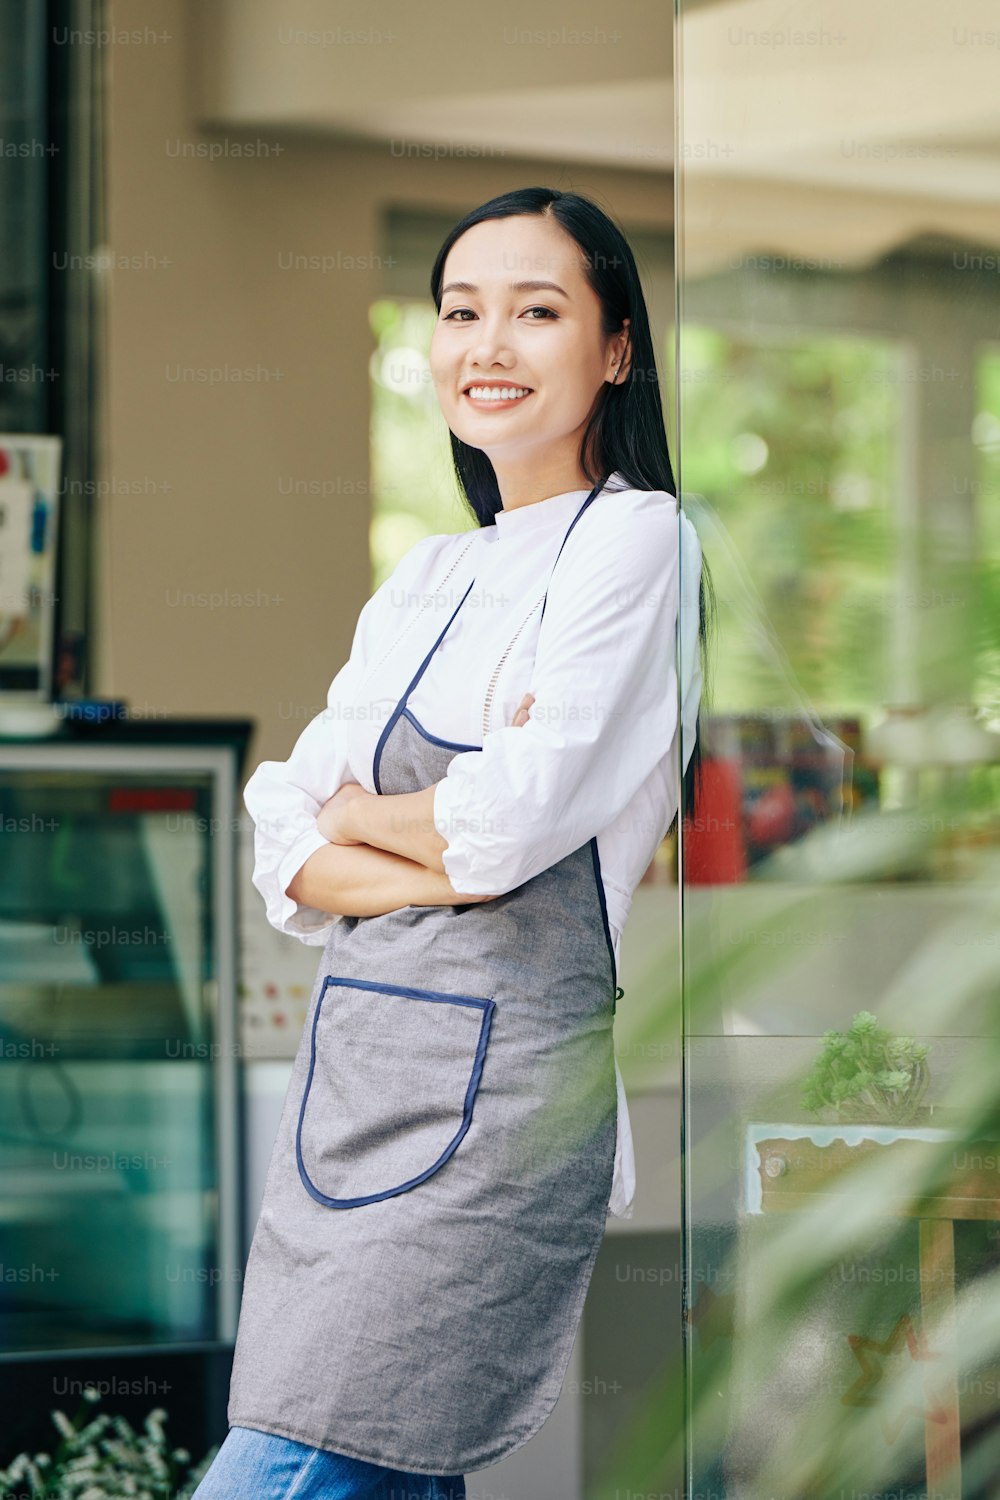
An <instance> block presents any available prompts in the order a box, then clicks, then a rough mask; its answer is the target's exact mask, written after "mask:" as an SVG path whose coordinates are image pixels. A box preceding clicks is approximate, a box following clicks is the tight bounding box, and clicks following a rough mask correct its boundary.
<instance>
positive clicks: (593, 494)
mask: <svg viewBox="0 0 1000 1500" xmlns="http://www.w3.org/2000/svg"><path fill="white" fill-rule="evenodd" d="M607 482H608V481H607V480H606V479H602V480H601V482H600V484H595V485H594V488H593V489H592V490H591V492H590V494H589V495H588V496H587V498H586V500H585V501H584V502H583V504H582V505H581V506H580V509H579V510H578V511H577V513H576V515H575V516H574V517H573V519H572V521H570V523H569V526H568V527H567V529H566V535H565V536H564V537H563V539H562V541H561V542H560V544H559V551H558V552H557V553H556V562H554V563H553V564H552V568H551V570H550V572H549V581H550V582H551V580H552V574H553V573H554V572H555V567H556V563H557V562H558V561H559V559H560V557H561V556H562V549H563V548H564V547H565V545H566V543H567V542H568V541H569V534H570V532H571V531H572V530H573V527H574V526H575V525H576V523H577V521H579V519H580V517H581V516H582V515H583V513H584V511H585V510H586V509H587V506H588V505H589V504H590V502H591V501H592V500H595V499H596V498H597V496H598V495H599V494H600V492H601V490H603V488H604V486H605V485H606V484H607ZM548 597H549V591H548V589H547V588H546V590H545V598H544V599H543V600H542V612H541V614H540V615H539V616H538V623H539V625H541V623H542V621H543V620H544V619H545V602H546V600H547V599H548Z"/></svg>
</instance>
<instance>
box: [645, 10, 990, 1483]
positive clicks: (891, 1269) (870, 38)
mask: <svg viewBox="0 0 1000 1500" xmlns="http://www.w3.org/2000/svg"><path fill="white" fill-rule="evenodd" d="M820 19H822V24H820ZM993 21H995V17H994V18H993ZM990 24H991V23H990V18H989V16H988V14H987V12H986V10H985V8H984V7H982V6H979V5H976V4H973V3H972V0H965V3H963V4H960V5H959V7H958V9H957V10H956V9H955V8H952V9H951V10H944V11H942V10H941V9H940V8H939V7H932V6H929V5H923V6H918V7H916V8H915V9H914V8H912V7H911V8H910V9H909V10H905V11H900V10H898V9H897V8H892V9H891V10H890V8H889V7H888V6H883V7H875V8H874V9H873V8H872V7H871V6H867V7H864V8H862V7H861V6H860V5H854V4H849V5H847V6H844V7H838V10H837V13H836V15H835V16H824V17H823V18H815V17H805V16H799V15H798V14H795V15H791V14H788V13H785V12H779V11H776V10H773V9H769V8H767V7H766V6H762V5H760V4H754V3H748V4H742V5H740V6H738V7H737V6H732V5H729V6H706V5H703V4H699V3H696V0H679V4H678V17H677V59H678V73H679V77H678V83H679V95H678V112H677V121H678V141H677V162H678V173H679V184H678V187H679V191H678V195H677V203H678V225H677V235H678V264H679V266H680V267H681V268H682V273H681V276H680V278H679V285H678V319H677V326H678V333H679V336H678V345H679V361H678V372H677V374H678V378H677V410H678V432H679V452H680V470H681V488H682V494H683V499H684V504H685V506H686V508H687V512H688V514H689V515H690V516H691V517H692V519H693V520H694V521H695V524H696V525H697V526H698V530H699V535H700V537H701V540H702V545H703V549H704V552H705V555H706V557H707V559H708V562H709V565H710V567H711V569H712V577H713V582H714V586H715V593H716V598H717V602H718V637H717V640H716V642H715V646H714V655H713V663H714V672H713V683H714V694H713V698H712V701H711V702H710V703H709V704H708V705H707V706H706V711H705V712H704V713H703V741H702V748H703V754H704V756H705V762H704V767H705V769H704V772H703V776H702V782H701V792H702V796H701V799H700V801H699V804H698V807H697V816H696V817H691V816H689V817H688V818H687V819H686V820H685V821H684V824H683V826H682V834H681V845H682V851H681V852H682V860H681V870H682V883H683V888H682V901H683V959H684V1033H685V1042H684V1092H685V1151H686V1158H685V1254H686V1290H687V1303H688V1315H687V1328H686V1337H687V1374H688V1392H687V1394H688V1403H689V1420H688V1423H687V1431H686V1447H687V1467H688V1492H689V1493H690V1494H691V1495H700V1496H706V1497H707V1496H720V1497H721V1496H725V1497H730V1496H733V1497H736V1496H738V1497H740V1500H751V1497H752V1500H764V1497H782V1500H793V1497H801V1496H817V1497H826V1496H839V1497H848V1496H851V1497H860V1496H863V1495H883V1494H885V1495H888V1494H891V1495H893V1496H894V1497H904V1496H914V1497H916V1496H925V1495H934V1496H936V1497H948V1500H950V1497H958V1496H966V1497H968V1496H972V1495H976V1496H987V1495H992V1494H993V1493H995V1477H994V1476H995V1474H996V1472H997V1471H998V1459H1000V1420H998V1415H1000V1402H998V1399H997V1398H998V1393H1000V1331H998V1329H1000V1325H998V1323H997V1320H996V1318H995V1317H994V1316H991V1309H992V1308H993V1307H995V1305H996V1298H997V1293H998V1291H1000V1285H998V1279H1000V1278H998V1270H1000V1186H998V1184H1000V1094H998V1091H997V1087H996V1078H997V1077H998V1076H1000V1055H998V1054H1000V1041H998V1037H1000V1031H998V1027H997V1018H998V1015H1000V1006H998V1000H1000V936H998V934H1000V920H998V918H1000V910H998V908H1000V898H998V895H997V892H998V891H1000V878H998V877H1000V769H998V764H1000V596H998V579H1000V346H998V342H997V318H996V308H997V291H996V287H997V282H996V267H997V265H998V264H1000V258H998V254H997V251H998V248H1000V205H998V202H997V195H996V193H995V192H993V191H991V190H990V189H989V183H990V181H991V174H993V175H994V176H995V173H996V165H997V162H996V158H997V155H998V154H1000V132H998V129H997V126H998V123H1000V122H998V120H997V102H996V101H997V99H998V97H1000V95H998V93H997V90H996V87H995V85H996V50H995V44H994V45H993V47H992V54H991V46H990V44H989V41H988V35H989V34H990ZM992 34H993V35H994V36H995V29H994V31H993V33H992ZM931 59H933V72H934V80H935V81H934V84H933V86H932V87H930V86H928V78H929V75H928V74H927V68H928V66H929V65H930V60H931ZM668 1019H669V1018H665V1019H664V1025H666V1024H668Z"/></svg>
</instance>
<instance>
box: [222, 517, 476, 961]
mask: <svg viewBox="0 0 1000 1500" xmlns="http://www.w3.org/2000/svg"><path fill="white" fill-rule="evenodd" d="M445 540H447V538H446V537H442V536H431V537H424V538H422V539H421V541H419V542H418V543H417V544H416V545H415V546H414V547H411V549H410V551H409V552H408V553H407V554H406V556H405V557H404V558H403V559H402V560H401V561H400V563H399V564H398V566H397V567H396V569H395V570H394V571H393V573H392V574H391V576H390V577H389V578H388V579H386V580H385V582H384V583H382V584H381V586H380V587H379V588H378V589H377V590H376V591H375V593H374V594H373V595H372V597H371V598H370V599H369V600H368V602H367V603H366V604H365V606H364V608H363V609H362V611H361V614H360V616H359V618H358V623H357V626H356V628H355V632H354V640H353V643H352V646H351V654H350V657H349V659H348V660H347V661H346V662H345V663H344V665H343V666H342V667H341V669H340V671H339V672H338V673H337V675H336V677H334V679H333V681H332V682H331V684H330V687H329V689H328V691H327V695H326V707H325V708H324V709H323V710H322V711H321V712H320V713H318V714H317V715H316V717H315V718H313V719H311V720H310V722H309V723H308V724H307V725H306V727H305V729H304V730H303V731H302V733H301V734H300V735H299V737H298V739H297V740H296V742H295V744H294V745H293V747H292V751H291V753H290V755H289V756H288V759H287V760H264V761H261V763H260V765H259V766H258V767H257V769H256V770H255V771H254V773H253V775H252V776H251V777H250V779H249V781H248V782H247V783H246V786H245V787H244V788H243V802H244V806H245V807H246V809H247V812H248V813H249V814H250V816H251V818H252V819H253V823H254V868H253V874H252V876H251V879H252V882H253V884H254V886H255V887H256V889H257V890H258V891H259V892H260V894H261V896H263V898H264V905H265V909H266V911H267V920H268V921H269V922H270V923H271V926H272V927H275V928H276V929H277V930H278V931H279V932H285V933H288V934H289V935H290V936H291V937H296V938H299V939H300V941H301V942H303V943H306V944H308V945H310V946H317V947H318V946H320V945H321V944H323V943H324V942H325V941H326V938H327V935H328V934H329V932H330V929H331V928H332V927H333V925H334V923H335V922H339V921H340V920H341V918H340V915H339V914H337V913H333V912H328V911H321V910H320V909H318V908H317V907H312V906H304V905H303V904H302V903H301V902H298V901H294V900H293V899H292V897H291V896H289V895H287V894H286V891H287V888H288V885H289V884H290V882H291V881H292V879H293V878H294V876H295V875H296V874H297V873H298V871H299V870H301V868H302V866H303V865H304V864H305V862H306V860H307V859H308V858H309V856H310V855H311V854H314V853H315V852H316V850H317V849H321V848H322V847H323V845H324V844H326V843H329V840H328V839H327V838H325V837H324V835H323V834H322V833H321V832H320V831H319V829H318V828H317V826H316V817H317V814H318V813H319V810H320V808H321V807H322V806H323V803H324V802H326V801H327V799H328V798H329V797H332V796H333V794H334V792H335V791H337V789H338V787H341V786H343V784H344V782H345V781H352V780H354V776H353V773H352V771H351V767H350V763H349V746H348V729H349V727H350V724H351V722H352V721H353V715H354V712H355V711H356V703H357V695H358V686H359V683H360V682H361V680H362V677H363V675H364V671H365V666H366V662H367V660H368V659H369V657H370V655H371V653H372V651H373V650H374V649H375V648H374V643H375V642H376V641H377V640H378V639H380V638H381V635H382V633H383V631H384V630H385V629H386V628H387V627H388V625H389V623H390V621H389V618H388V616H389V614H390V613H391V612H392V610H393V607H394V606H393V603H392V601H393V598H395V597H400V596H401V597H404V598H405V597H406V590H407V588H408V587H409V586H410V585H411V584H412V583H413V580H414V579H419V578H420V577H421V576H422V569H423V567H424V566H425V564H427V563H428V561H429V560H430V559H432V557H433V554H434V551H435V549H436V548H438V547H440V545H441V543H442V541H445Z"/></svg>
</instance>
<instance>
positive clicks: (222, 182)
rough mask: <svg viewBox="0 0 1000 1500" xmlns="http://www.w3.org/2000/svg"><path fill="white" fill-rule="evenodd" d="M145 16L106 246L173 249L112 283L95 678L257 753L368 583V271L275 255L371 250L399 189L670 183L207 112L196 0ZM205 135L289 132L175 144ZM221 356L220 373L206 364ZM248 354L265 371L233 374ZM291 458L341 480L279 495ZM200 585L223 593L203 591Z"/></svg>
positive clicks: (622, 190)
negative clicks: (216, 720)
mask: <svg viewBox="0 0 1000 1500" xmlns="http://www.w3.org/2000/svg"><path fill="white" fill-rule="evenodd" d="M156 15H157V27H158V28H162V30H163V31H164V32H165V33H168V34H169V35H170V41H169V42H168V43H164V44H163V45H156V46H152V45H148V46H135V47H128V46H121V47H118V48H116V49H115V51H114V56H113V58H112V59H111V61H110V77H109V103H110V137H109V150H108V176H107V192H108V211H109V241H110V247H111V249H112V250H113V251H114V253H115V255H116V256H117V257H125V256H141V257H148V258H152V259H153V260H155V261H163V260H165V261H167V262H168V264H166V265H159V264H148V265H147V266H146V267H145V268H144V269H115V270H114V271H113V272H112V273H111V274H110V275H109V278H108V281H107V285H106V295H107V319H106V339H107V343H106V350H105V360H106V374H105V391H106V409H105V413H104V418H103V422H102V427H103V447H104V454H103V464H102V470H103V474H102V477H103V478H104V479H105V481H107V482H108V484H109V485H111V487H112V490H113V493H111V494H110V495H109V497H108V499H107V500H106V501H105V502H104V505H103V510H102V515H101V533H100V542H99V547H98V553H99V576H98V578H97V580H96V586H97V589H98V611H99V639H98V643H97V645H98V662H99V666H98V673H97V681H96V684H95V690H96V691H97V692H99V693H104V694H114V695H119V696H124V697H125V698H126V699H128V700H129V701H130V702H131V703H132V705H133V707H134V708H135V709H137V710H139V711H143V712H145V713H147V714H150V715H152V714H156V713H162V712H167V713H170V714H190V715H210V714H225V715H231V714H235V715H245V716H247V717H251V718H254V719H256V720H257V721H258V733H257V735H256V737H255V740H254V743H253V744H252V745H251V750H250V754H251V760H252V761H253V762H254V763H255V762H256V761H257V760H259V759H263V758H273V757H283V756H284V755H286V754H287V752H288V749H289V748H290V746H291V743H292V741H293V739H294V737H295V735H296V734H297V733H298V732H299V730H300V729H301V728H302V727H303V726H304V724H305V722H306V721H307V719H308V718H309V717H311V715H312V713H315V712H318V711H319V710H320V709H321V708H322V706H323V704H324V701H325V694H326V689H327V686H328V684H329V682H330V679H331V678H332V677H333V675H334V673H335V672H336V671H337V670H338V669H339V667H340V666H341V664H342V662H343V661H344V659H345V658H346V656H347V653H348V651H349V649H350V642H351V637H352V634H353V630H354V624H355V621H356V619H357V616H358V612H359V610H360V609H361V606H362V605H363V603H364V602H365V600H366V599H367V598H368V596H369V594H370V592H371V586H370V572H369V565H368V522H369V498H368V495H367V493H366V487H367V483H368V476H369V451H368V359H369V355H370V352H371V348H372V340H371V336H370V334H369V330H368V321H367V309H368V306H369V303H370V302H371V301H372V299H373V298H374V297H376V296H378V295H379V293H380V290H381V288H380V283H379V273H378V270H377V269H371V270H350V271H341V272H332V273H320V272H316V273H309V272H292V271H283V270H280V269H279V267H278V257H279V254H281V253H288V252H293V253H302V254H332V253H336V252H340V253H341V254H342V255H343V256H353V257H361V258H364V257H377V255H378V254H379V251H380V225H381V218H382V215H383V213H384V211H385V210H386V209H387V208H388V207H389V206H391V205H396V206H411V207H421V206H424V207H427V206H434V207H436V208H441V209H444V210H446V211H451V212H453V213H454V215H455V217H456V218H457V217H459V216H460V214H461V213H463V212H465V211H466V210H467V209H468V208H469V207H471V206H473V205H474V204H475V203H477V202H481V201H483V200H484V199H486V198H488V197H491V196H492V195H493V194H495V193H498V192H501V191H504V190H505V189H507V188H510V187H515V186H520V185H525V184H529V183H535V182H549V183H552V184H554V185H556V186H561V187H572V188H576V189H579V190H580V191H583V192H592V193H595V194H599V195H600V196H601V201H602V202H605V203H607V204H609V205H610V206H611V207H612V209H613V211H614V212H615V213H616V215H618V216H619V217H620V218H621V219H622V220H623V221H624V222H625V223H626V224H627V225H634V226H635V227H645V228H651V229H652V228H661V229H662V228H667V227H669V224H670V223H671V221H672V189H671V186H670V183H669V180H667V179H665V178H663V177H658V176H654V175H651V174H649V173H625V172H620V171H609V170H608V169H607V168H604V169H592V170H590V169H585V168H581V167H579V166H573V167H570V168H567V167H564V166H563V165H562V164H560V163H558V162H551V163H539V162H537V161H530V162H518V161H515V160H511V159H509V158H502V159H494V160H491V161H488V162H470V161H469V160H467V159H460V158H452V159H445V160H440V161H433V160H427V159H425V158H424V159H413V158H410V159H403V158H400V157H398V156H396V157H394V156H393V155H392V154H391V152H390V149H389V147H388V145H385V146H383V145H380V144H378V143H364V144H356V143H349V142H345V141H334V140H330V139H316V138H307V137H304V136H302V135H298V136H292V135H288V136H285V137H281V136H279V135H278V134H277V133H275V132H273V131H269V132H260V131H255V130H251V131H247V132H243V133H238V132H232V131H229V132H227V133H222V132H219V131H217V130H216V131H211V132H203V131H201V130H199V128H198V126H197V123H196V119H195V113H194V111H195V104H194V96H195V90H194V86H193V78H194V70H193V68H192V65H191V61H192V58H194V57H195V56H197V53H198V49H199V45H200V38H199V35H198V32H197V29H196V28H197V24H198V9H197V7H194V6H192V7H188V6H187V5H185V4H184V3H182V0H161V3H159V4H158V6H157V11H156ZM213 141H214V142H218V143H221V144H222V146H223V148H224V149H225V148H226V146H227V144H228V149H229V151H230V152H231V153H232V152H233V151H234V149H235V147H236V145H237V143H238V142H243V143H246V142H251V143H254V142H260V141H266V142H267V144H269V145H270V146H271V147H272V148H277V147H280V148H281V149H280V154H272V155H270V157H261V156H258V157H256V158H254V157H240V156H237V155H234V154H230V155H228V156H223V157H222V158H221V159H219V160H216V161H210V160H207V159H205V158H204V157H202V158H192V157H190V156H184V157H178V156H177V155H176V152H177V151H178V150H179V149H181V146H185V145H186V146H187V147H188V148H189V149H190V148H191V147H195V146H197V145H198V144H199V143H200V144H202V145H205V144H207V143H209V142H213ZM375 264H376V266H377V261H376V262H375ZM427 269H428V272H429V271H430V266H428V268H427ZM227 369H228V371H229V377H228V378H223V379H222V380H221V381H219V383H217V384H208V383H207V381H206V380H205V378H204V375H205V374H206V372H209V371H212V370H222V371H225V370H227ZM243 369H249V370H250V371H252V372H258V373H259V378H256V379H253V380H250V381H242V382H241V381H238V380H236V379H234V378H232V372H233V370H243ZM181 372H182V373H183V374H184V378H182V379H179V378H178V374H179V373H181ZM192 372H193V373H192ZM265 372H270V375H269V376H268V375H267V374H266V373H265ZM199 375H200V376H201V377H202V378H196V377H197V376H199ZM291 477H294V478H297V479H315V480H318V481H324V480H326V481H332V482H333V483H334V484H335V485H337V486H338V489H339V490H340V491H346V492H348V493H347V494H346V495H345V494H341V495H340V496H339V497H334V498H328V499H322V498H304V497H301V496H294V497H289V496H282V495H281V494H279V485H280V483H281V482H282V480H283V479H285V480H287V479H288V478H291ZM352 488H353V490H354V492H355V494H354V496H353V497H350V494H349V492H350V490H351V489H352ZM136 489H138V491H139V492H138V493H129V492H128V491H129V490H136ZM226 591H228V595H227V592H226ZM213 594H216V595H219V596H223V598H222V600H221V601H220V600H216V601H214V602H213V601H212V600H211V598H210V597H206V598H204V599H202V600H200V601H199V599H198V596H199V595H200V596H212V595H213ZM178 596H181V597H180V599H178ZM184 596H187V597H184ZM191 596H194V597H193V598H192V597H191ZM243 596H249V598H250V600H251V601H252V602H250V603H240V602H239V601H240V599H241V597H243ZM226 599H228V602H225V601H226ZM254 601H255V602H254Z"/></svg>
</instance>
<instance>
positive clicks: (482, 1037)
mask: <svg viewBox="0 0 1000 1500" xmlns="http://www.w3.org/2000/svg"><path fill="white" fill-rule="evenodd" d="M337 984H339V985H344V986H346V987H347V988H348V989H352V990H376V991H377V992H378V993H379V994H383V995H405V996H407V997H408V998H409V999H411V1000H428V1001H432V1002H435V1003H441V1002H444V1003H445V1004H447V1005H463V1006H468V1007H470V1008H472V1009H476V1010H481V1011H482V1013H483V1019H482V1023H481V1025H480V1028H479V1042H478V1045H477V1047H476V1055H475V1058H474V1059H473V1063H472V1072H471V1074H470V1076H469V1085H468V1088H467V1089H466V1091H465V1099H464V1102H463V1106H462V1123H461V1124H460V1125H459V1127H458V1129H457V1130H456V1132H455V1134H454V1135H453V1136H452V1138H451V1140H450V1141H449V1142H448V1144H447V1146H446V1147H445V1148H444V1150H443V1151H442V1152H441V1155H440V1156H439V1157H438V1159H437V1161H435V1162H432V1163H431V1165H430V1166H429V1167H428V1168H427V1169H426V1170H425V1171H423V1172H419V1173H418V1174H417V1176H416V1177H411V1178H409V1179H408V1181H406V1182H401V1183H399V1185H398V1186H397V1187H391V1188H386V1190H385V1191H384V1192H382V1193H368V1194H366V1195H365V1196H363V1197H360V1198H330V1197H328V1196H327V1194H326V1193H322V1192H320V1190H319V1188H318V1187H317V1186H316V1185H315V1183H314V1182H313V1181H312V1179H311V1178H310V1176H309V1174H308V1173H307V1172H306V1168H305V1163H304V1162H303V1160H302V1122H303V1119H304V1118H305V1112H306V1101H307V1100H308V1098H309V1085H310V1084H311V1083H312V1077H313V1072H314V1070H315V1067H316V1027H317V1024H318V1022H319V1017H320V1012H321V1011H322V1009H323V1001H324V999H325V998H326V992H327V990H328V989H329V988H330V986H331V985H337ZM495 1009H496V1001H495V1000H493V999H487V998H483V997H481V996H478V995H450V994H446V993H445V992H444V991H443V990H416V989H412V988H411V987H410V986H409V985H403V984H381V983H378V982H376V981H374V980H371V979H342V978H334V976H333V975H331V974H328V975H327V977H326V979H325V980H324V981H323V988H322V990H320V994H319V999H318V1000H317V1002H316V1012H315V1015H314V1016H313V1024H312V1034H311V1036H310V1053H309V1072H308V1074H307V1075H306V1082H305V1087H304V1089H303V1090H302V1103H301V1105H300V1106H299V1122H298V1125H297V1127H296V1130H295V1160H296V1162H297V1163H298V1168H299V1176H300V1177H301V1179H302V1185H303V1187H304V1188H305V1189H306V1192H307V1193H308V1194H309V1196H310V1197H311V1198H315V1200H316V1202H317V1203H322V1204H323V1205H324V1207H326V1208H360V1207H361V1206H362V1205H363V1204H365V1203H380V1202H381V1201H382V1199H383V1198H395V1197H396V1196H397V1195H398V1194H399V1193H405V1192H408V1191H409V1189H410V1188H414V1187H416V1186H417V1184H418V1183H421V1182H423V1181H425V1179H426V1178H428V1177H430V1176H431V1175H432V1173H434V1172H436V1171H437V1170H438V1169H439V1168H440V1167H442V1166H444V1163H445V1162H446V1161H447V1160H448V1158H449V1157H450V1156H452V1155H453V1154H454V1152H455V1151H456V1150H457V1149H458V1146H459V1143H460V1142H461V1140H462V1137H463V1136H464V1135H465V1133H466V1131H467V1130H468V1128H469V1126H470V1125H471V1124H472V1107H473V1104H474V1102H475V1097H476V1092H477V1090H478V1088H479V1080H480V1078H481V1077H482V1072H483V1062H484V1060H485V1057H486V1043H487V1042H488V1041H489V1035H490V1024H491V1022H492V1020H493V1012H494V1010H495Z"/></svg>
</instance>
